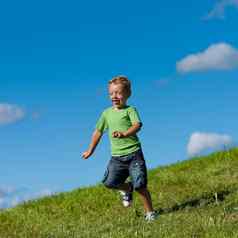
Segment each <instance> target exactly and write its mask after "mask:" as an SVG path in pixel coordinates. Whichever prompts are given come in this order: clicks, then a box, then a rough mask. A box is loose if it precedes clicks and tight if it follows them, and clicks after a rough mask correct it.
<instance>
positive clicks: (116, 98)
mask: <svg viewBox="0 0 238 238" xmlns="http://www.w3.org/2000/svg"><path fill="white" fill-rule="evenodd" d="M109 95H110V98H111V100H112V105H113V107H115V108H122V107H123V106H125V105H126V101H127V99H128V96H127V93H126V92H125V89H124V87H123V85H122V84H119V83H117V84H116V83H112V84H110V85H109Z"/></svg>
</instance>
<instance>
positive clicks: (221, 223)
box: [0, 148, 238, 238]
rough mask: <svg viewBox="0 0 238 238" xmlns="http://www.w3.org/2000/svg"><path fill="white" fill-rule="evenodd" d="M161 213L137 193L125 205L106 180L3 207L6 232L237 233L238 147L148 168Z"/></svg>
mask: <svg viewBox="0 0 238 238" xmlns="http://www.w3.org/2000/svg"><path fill="white" fill-rule="evenodd" d="M149 189H150V191H151V194H152V199H153V203H154V207H155V209H157V210H158V211H159V212H160V214H161V215H160V218H159V219H158V220H157V221H155V222H153V223H147V222H145V221H144V218H143V209H142V205H141V203H140V200H139V197H138V195H137V194H134V204H133V206H132V207H131V208H129V209H125V208H124V207H122V205H121V203H120V198H119V195H118V193H117V192H115V191H111V190H108V189H106V188H104V187H103V186H102V185H97V186H94V187H89V188H82V189H77V190H74V191H72V192H69V193H60V194H58V195H54V196H50V197H46V198H42V199H39V200H34V201H30V202H27V203H25V204H22V205H19V206H17V207H15V208H11V209H8V210H5V211H1V212H0V238H5V237H11V238H12V237H29V238H37V237H49V238H61V237H65V238H66V237H67V238H68V237H82V238H86V237H90V238H93V237H99V238H103V237H105V238H106V237H107V238H111V237H115V238H127V237H133V238H134V237H140V238H141V237H156V238H158V237H166V238H167V237H176V238H177V237H202V238H204V237H209V238H212V237H214V238H215V237H216V238H219V237H238V149H237V148H234V149H232V150H229V151H223V152H218V153H214V154H211V155H209V156H206V157H200V158H193V159H191V160H187V161H183V162H179V163H176V164H174V165H170V166H165V167H159V168H157V169H153V170H151V171H149Z"/></svg>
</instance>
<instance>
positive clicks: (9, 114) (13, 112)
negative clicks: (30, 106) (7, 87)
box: [0, 103, 25, 125]
mask: <svg viewBox="0 0 238 238" xmlns="http://www.w3.org/2000/svg"><path fill="white" fill-rule="evenodd" d="M24 117H25V111H24V110H23V109H22V108H20V107H19V106H17V105H13V104H7V103H0V125H5V124H10V123H14V122H16V121H19V120H21V119H23V118H24Z"/></svg>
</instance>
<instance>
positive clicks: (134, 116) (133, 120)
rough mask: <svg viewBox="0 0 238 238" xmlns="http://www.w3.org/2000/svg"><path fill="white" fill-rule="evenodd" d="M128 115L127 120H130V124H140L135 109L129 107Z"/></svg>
mask: <svg viewBox="0 0 238 238" xmlns="http://www.w3.org/2000/svg"><path fill="white" fill-rule="evenodd" d="M128 114H129V118H130V120H131V123H132V124H134V123H137V122H139V123H142V122H141V119H140V116H139V113H138V112H137V110H136V108H134V107H131V108H130V110H129V112H128Z"/></svg>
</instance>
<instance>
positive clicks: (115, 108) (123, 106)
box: [113, 104, 127, 111]
mask: <svg viewBox="0 0 238 238" xmlns="http://www.w3.org/2000/svg"><path fill="white" fill-rule="evenodd" d="M126 107H127V105H126V104H125V105H122V106H120V107H116V106H113V110H115V111H119V110H121V109H124V108H126Z"/></svg>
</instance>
